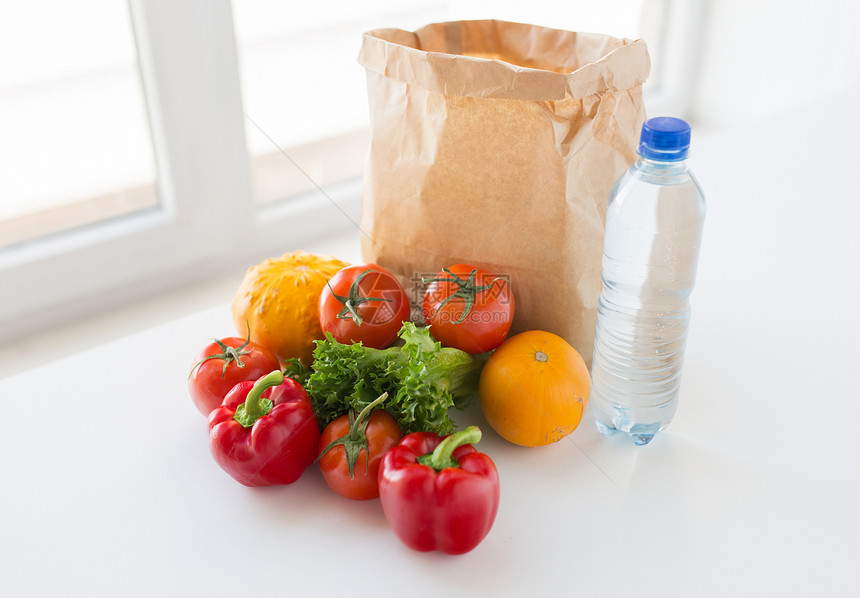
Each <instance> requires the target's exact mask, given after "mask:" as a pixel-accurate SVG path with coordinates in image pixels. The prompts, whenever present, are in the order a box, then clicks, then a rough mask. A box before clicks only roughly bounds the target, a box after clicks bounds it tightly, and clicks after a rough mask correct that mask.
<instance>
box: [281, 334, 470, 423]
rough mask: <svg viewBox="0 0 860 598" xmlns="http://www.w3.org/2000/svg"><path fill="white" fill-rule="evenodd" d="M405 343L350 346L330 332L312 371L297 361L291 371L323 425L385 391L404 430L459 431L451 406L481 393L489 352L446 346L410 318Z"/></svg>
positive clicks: (318, 346)
mask: <svg viewBox="0 0 860 598" xmlns="http://www.w3.org/2000/svg"><path fill="white" fill-rule="evenodd" d="M398 336H399V337H400V339H401V340H400V341H399V343H398V344H397V345H395V346H392V347H389V348H387V349H373V348H370V347H365V346H363V345H361V344H360V343H352V344H349V345H345V344H342V343H339V342H337V341H336V340H334V338H332V336H331V335H330V334H327V335H326V338H325V339H324V340H318V341H316V348H315V349H314V362H313V367H312V369H306V368H304V367H302V365H301V364H300V363H299V362H293V363H291V364H290V365H289V366H288V367H287V371H286V372H285V373H286V375H287V376H290V377H292V378H294V379H296V380H297V381H298V382H300V383H301V384H302V385H303V386H304V387H305V389H306V390H307V391H308V394H309V395H310V397H311V400H312V401H313V404H314V410H315V411H316V414H317V419H318V421H319V423H320V426H321V427H324V426H326V425H328V423H329V422H331V421H332V420H334V419H335V418H337V417H339V416H341V415H343V414H344V413H347V412H348V411H349V409H355V410H356V411H360V410H361V409H363V408H364V407H365V406H367V405H368V404H370V403H371V402H373V400H375V399H376V398H377V397H379V396H380V395H381V394H382V393H384V392H387V393H388V399H387V400H386V401H385V403H384V404H383V407H384V408H385V410H386V411H388V412H389V413H390V414H391V415H392V416H394V418H395V419H396V420H397V423H398V424H399V425H400V428H401V429H402V430H403V433H404V434H408V433H410V432H419V431H423V432H435V433H436V434H440V435H444V434H451V433H453V432H454V431H455V429H456V426H455V425H454V422H453V421H452V420H451V418H450V417H449V416H448V410H449V409H450V408H451V407H458V408H463V407H465V406H466V405H467V404H468V402H469V401H470V400H471V399H472V398H474V397H475V396H476V395H477V392H478V380H479V377H480V372H481V367H482V366H483V364H484V361H485V360H486V359H485V358H484V357H483V356H472V355H469V354H468V353H466V352H464V351H461V350H459V349H454V348H451V347H442V345H441V344H440V343H438V342H436V341H434V340H433V338H432V337H431V336H430V330H429V328H427V327H418V326H416V325H415V324H413V323H412V322H404V323H403V327H402V328H401V329H400V332H399V333H398Z"/></svg>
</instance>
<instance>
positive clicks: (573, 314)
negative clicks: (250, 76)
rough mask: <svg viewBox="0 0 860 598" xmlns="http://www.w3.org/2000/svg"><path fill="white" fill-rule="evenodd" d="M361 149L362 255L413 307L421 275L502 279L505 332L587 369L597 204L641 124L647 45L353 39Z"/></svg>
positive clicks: (552, 33) (467, 33) (483, 25)
mask: <svg viewBox="0 0 860 598" xmlns="http://www.w3.org/2000/svg"><path fill="white" fill-rule="evenodd" d="M359 62H360V63H361V64H362V65H363V66H364V67H365V69H366V71H367V88H368V96H369V103H370V124H371V146H370V152H369V155H368V159H367V164H366V169H365V181H364V192H363V198H362V212H361V229H362V253H363V257H364V259H365V260H366V261H367V262H375V263H377V264H379V265H381V266H384V267H386V268H388V269H390V270H391V271H392V272H393V273H395V274H396V275H397V276H398V277H399V278H400V280H401V282H402V283H403V284H404V287H405V288H406V289H407V291H410V290H411V291H412V297H413V300H414V301H417V302H419V303H420V299H421V291H422V288H423V287H422V285H421V282H420V278H421V276H422V275H423V276H432V275H433V274H435V273H436V272H438V271H439V270H440V269H441V268H442V267H443V266H448V265H452V264H456V263H467V264H473V265H476V266H480V267H483V268H485V269H488V270H490V271H491V272H493V273H496V274H498V275H510V280H511V284H512V287H513V289H514V298H515V305H516V309H515V317H514V324H513V327H512V331H511V333H512V334H513V333H515V332H521V331H524V330H532V329H541V330H548V331H550V332H554V333H556V334H558V335H560V336H562V337H564V338H565V339H566V340H567V341H568V342H569V343H571V344H572V345H573V346H574V347H575V348H576V349H577V350H578V351H579V352H580V353H581V354H582V356H583V358H584V359H585V360H586V361H587V362H589V363H590V361H591V352H592V342H593V334H594V323H595V318H596V310H597V300H598V297H599V295H600V285H601V280H600V262H601V253H602V247H603V228H604V221H605V214H606V201H607V198H608V196H609V192H610V190H611V188H612V185H613V184H614V182H615V180H616V179H617V178H618V177H619V176H620V175H621V174H622V173H623V172H624V170H625V169H626V168H627V167H628V166H629V165H630V164H632V163H633V161H634V159H635V156H636V152H635V150H636V145H637V142H638V138H639V130H640V128H641V126H642V123H643V122H644V120H645V111H644V108H643V104H642V83H643V82H644V81H645V79H646V78H647V76H648V71H649V67H650V61H649V57H648V51H647V48H646V46H645V42H643V41H641V40H639V41H631V40H627V39H616V38H612V37H608V36H604V35H594V34H584V33H574V32H570V31H560V30H555V29H547V28H543V27H536V26H531V25H522V24H517V23H508V22H503V21H463V22H452V23H438V24H433V25H428V26H426V27H424V28H422V29H419V30H418V31H415V32H414V33H413V32H408V31H402V30H398V29H378V30H375V31H370V32H368V33H365V34H364V38H363V43H362V48H361V54H360V56H359Z"/></svg>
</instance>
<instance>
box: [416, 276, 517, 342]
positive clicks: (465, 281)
mask: <svg viewBox="0 0 860 598" xmlns="http://www.w3.org/2000/svg"><path fill="white" fill-rule="evenodd" d="M424 282H429V283H430V285H429V286H428V287H427V290H426V291H425V292H424V320H425V321H426V322H427V324H429V325H430V334H431V335H433V338H435V339H436V340H438V341H439V342H441V343H442V344H443V345H445V346H446V347H455V348H457V349H461V350H463V351H465V352H466V353H471V354H473V355H476V354H479V353H486V352H487V351H492V350H493V349H495V348H496V347H498V346H499V345H501V344H502V341H504V340H505V337H506V336H507V335H508V331H509V330H510V329H511V321H512V320H513V318H514V295H513V292H512V291H511V285H510V283H509V282H508V280H507V278H505V277H502V276H499V275H496V274H491V273H489V272H487V271H486V270H483V269H481V268H476V267H474V266H469V265H466V264H456V265H454V266H450V267H448V268H443V269H442V271H441V272H439V273H438V274H437V275H436V277H435V278H431V279H427V280H425V281H424Z"/></svg>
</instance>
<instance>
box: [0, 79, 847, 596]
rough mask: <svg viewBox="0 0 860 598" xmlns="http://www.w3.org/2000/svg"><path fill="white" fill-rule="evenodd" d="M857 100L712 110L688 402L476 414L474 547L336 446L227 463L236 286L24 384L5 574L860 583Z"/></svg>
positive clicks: (403, 581) (9, 400)
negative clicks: (340, 490) (206, 409)
mask: <svg viewBox="0 0 860 598" xmlns="http://www.w3.org/2000/svg"><path fill="white" fill-rule="evenodd" d="M857 106H860V90H857V91H855V92H854V93H852V94H847V95H845V96H842V97H840V98H837V99H834V100H832V101H828V102H824V103H821V104H820V105H817V106H813V107H809V108H808V109H806V110H802V111H798V112H796V113H793V114H791V115H786V116H785V117H781V118H775V119H773V120H771V121H770V122H767V123H763V124H761V125H757V126H755V127H750V128H749V129H748V130H741V131H733V132H731V133H730V134H729V133H726V134H720V135H714V136H710V137H703V138H702V139H701V140H700V139H697V138H696V137H695V132H694V141H693V143H694V146H693V152H694V157H693V159H692V160H691V163H692V166H693V169H694V171H695V172H696V174H697V175H698V178H699V180H700V181H701V183H702V185H703V187H704V189H705V192H706V195H707V199H708V208H709V213H708V218H707V221H706V225H705V242H704V246H703V250H702V257H701V262H700V270H699V284H698V287H697V289H696V291H695V293H694V295H693V323H692V329H691V333H690V338H689V344H688V352H687V362H686V367H685V373H684V380H683V386H682V392H681V406H680V409H679V413H678V415H677V417H676V419H675V421H674V422H673V423H672V425H671V426H670V427H669V429H668V430H666V431H665V432H663V433H661V434H660V435H658V436H657V437H656V438H655V440H654V441H653V442H652V443H651V444H650V445H648V446H646V447H635V446H634V445H633V444H632V443H630V442H628V441H626V440H625V439H623V438H620V437H613V438H611V439H604V438H603V437H601V436H599V435H598V434H597V432H596V431H595V430H594V427H593V423H592V421H591V420H590V419H586V421H584V423H583V425H582V426H581V427H580V428H579V429H578V430H577V431H575V432H574V433H573V434H572V435H571V436H570V437H568V438H567V439H565V440H563V441H561V442H559V443H557V444H555V445H552V446H549V447H543V448H536V449H524V448H520V447H516V446H513V445H510V444H508V443H506V442H505V441H503V440H501V439H499V438H498V437H497V436H496V435H495V434H494V433H493V432H492V431H491V429H490V428H489V426H487V425H486V424H485V423H484V421H483V418H482V416H481V414H480V410H479V409H477V408H472V409H470V410H468V411H466V412H465V413H463V414H460V415H458V417H457V419H459V421H461V422H470V423H478V424H479V425H482V427H483V428H484V431H485V438H484V440H483V441H482V442H481V444H480V448H481V449H482V450H483V451H484V452H486V453H488V454H489V455H490V456H491V457H493V459H494V460H495V462H496V464H497V466H498V468H499V472H500V476H501V482H502V497H501V505H500V508H499V514H498V518H497V520H496V523H495V526H494V528H493V530H492V531H491V532H490V535H489V536H488V537H487V538H486V540H485V541H484V542H483V543H482V544H481V545H480V546H479V547H478V548H476V549H475V550H474V551H472V552H471V553H469V554H466V555H463V556H459V557H449V556H445V555H442V554H438V553H428V554H421V553H416V552H413V551H411V550H409V549H407V548H406V547H404V546H403V545H401V544H400V542H399V541H398V540H397V538H396V537H395V536H394V534H393V533H392V532H391V531H390V529H388V527H387V525H386V522H385V519H384V517H383V515H382V511H381V508H380V506H379V504H378V502H377V501H373V502H367V503H353V502H351V501H347V500H345V499H342V498H340V497H338V496H336V495H334V494H333V493H332V492H331V491H329V489H328V488H327V486H326V485H325V483H324V482H323V480H322V477H321V476H320V474H319V472H318V471H317V470H316V469H315V468H312V469H309V470H307V471H306V473H305V474H304V476H303V477H302V478H301V479H300V480H299V481H298V482H297V483H295V484H293V485H291V486H287V487H277V488H263V489H249V488H245V487H243V486H240V485H239V484H237V483H236V482H234V481H233V480H232V479H231V478H230V477H229V476H227V475H226V474H225V473H223V472H222V471H221V470H220V469H219V468H218V466H217V465H216V464H215V462H214V461H213V460H212V458H211V457H210V455H209V452H208V447H207V437H206V424H205V420H204V418H203V417H202V416H200V414H199V413H198V412H197V411H196V410H195V409H194V407H193V406H192V403H191V400H190V399H189V397H188V396H187V394H186V390H185V383H186V376H187V374H188V367H189V365H190V360H191V359H192V357H193V356H194V354H195V353H196V351H197V350H198V349H199V348H200V347H201V346H202V345H203V343H205V341H206V339H207V338H208V337H210V336H214V335H219V336H225V335H229V334H232V333H233V330H232V326H231V324H230V315H229V307H228V302H229V299H230V298H229V297H225V303H224V305H223V306H220V307H218V308H215V309H209V310H206V311H202V312H199V313H196V314H194V315H192V316H190V317H186V318H182V319H180V320H177V321H173V322H167V323H164V324H163V325H160V326H157V327H155V328H152V329H150V330H147V331H145V332H142V333H139V334H135V335H133V336H129V337H127V338H123V339H121V340H118V341H116V342H111V343H109V344H107V345H104V346H101V347H98V348H95V349H92V350H88V351H85V352H82V353H79V354H76V355H71V356H69V357H67V358H64V359H62V360H60V361H57V362H55V363H51V364H47V365H45V366H44V367H41V368H39V369H35V370H31V371H28V372H25V373H23V374H20V375H18V376H15V377H11V378H7V379H5V380H2V381H0V398H2V405H3V408H4V411H5V414H6V421H7V424H6V426H4V430H3V432H2V434H0V454H2V455H3V475H2V490H0V595H2V596H23V595H33V596H72V595H77V596H204V595H205V596H236V595H244V596H251V595H272V596H275V595H294V596H311V595H321V596H322V595H326V596H328V595H333V594H334V593H335V592H349V591H352V592H354V595H369V594H372V593H373V594H377V593H378V594H380V595H385V596H389V595H390V596H398V595H401V594H402V595H408V596H440V595H444V594H447V595H451V596H454V595H465V594H467V593H471V594H472V595H478V593H479V595H486V594H489V593H492V594H495V595H504V596H525V595H528V596H540V595H546V594H547V593H550V592H551V593H553V594H554V595H579V596H631V595H636V596H656V595H666V596H812V595H815V596H849V595H851V596H856V595H860V593H858V592H860V576H858V573H857V571H856V566H857V564H858V554H860V450H858V448H857V440H856V439H855V438H854V435H853V432H852V431H851V426H852V425H853V423H852V422H857V421H860V400H858V399H860V391H858V384H857V370H858V367H860V366H858V364H859V363H860V361H858V357H860V351H858V344H857V340H858V339H860V307H858V306H860V282H858V273H860V267H858V261H860V260H858V256H860V246H858V240H857V239H858V233H857V224H858V223H860V206H858V200H860V192H858V185H857V183H856V182H854V183H852V182H851V181H856V179H855V178H854V177H856V176H857V174H856V173H857V171H858V169H859V168H860V160H858V158H860V152H858V150H857V146H856V140H857V139H860V116H858V111H857ZM375 588H376V589H378V591H376V590H375ZM240 592H241V594H240ZM264 593H265V594H264Z"/></svg>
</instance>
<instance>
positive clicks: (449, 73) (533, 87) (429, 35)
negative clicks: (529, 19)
mask: <svg viewBox="0 0 860 598" xmlns="http://www.w3.org/2000/svg"><path fill="white" fill-rule="evenodd" d="M358 61H359V63H360V64H361V65H362V66H364V67H365V68H366V69H367V70H369V71H373V72H376V73H378V74H380V75H383V76H385V77H389V78H392V79H395V80H398V81H402V82H406V83H409V84H411V85H418V86H420V87H423V88H424V89H427V90H432V91H439V92H442V93H445V94H447V95H458V96H473V97H482V98H510V99H517V100H560V99H563V98H564V97H565V96H566V95H570V96H573V97H577V98H582V97H585V96H588V95H591V94H594V93H599V92H600V91H602V90H605V89H628V88H632V87H635V86H637V85H641V84H642V83H643V82H644V81H645V79H646V78H647V76H648V71H649V68H650V59H649V57H648V50H647V47H646V45H645V42H643V41H642V40H635V41H634V40H629V39H621V38H615V37H610V36H606V35H597V34H593V33H577V32H574V31H563V30H559V29H549V28H546V27H537V26H534V25H524V24H521V23H509V22H506V21H496V20H484V21H455V22H449V23H434V24H431V25H427V26H426V27H422V28H421V29H418V30H417V31H414V32H412V31H403V30H400V29H376V30H374V31H369V32H367V33H365V34H364V40H363V44H362V48H361V53H360V54H359V59H358ZM574 72H576V76H575V77H572V76H570V75H571V74H572V73H574ZM643 73H644V75H643Z"/></svg>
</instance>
